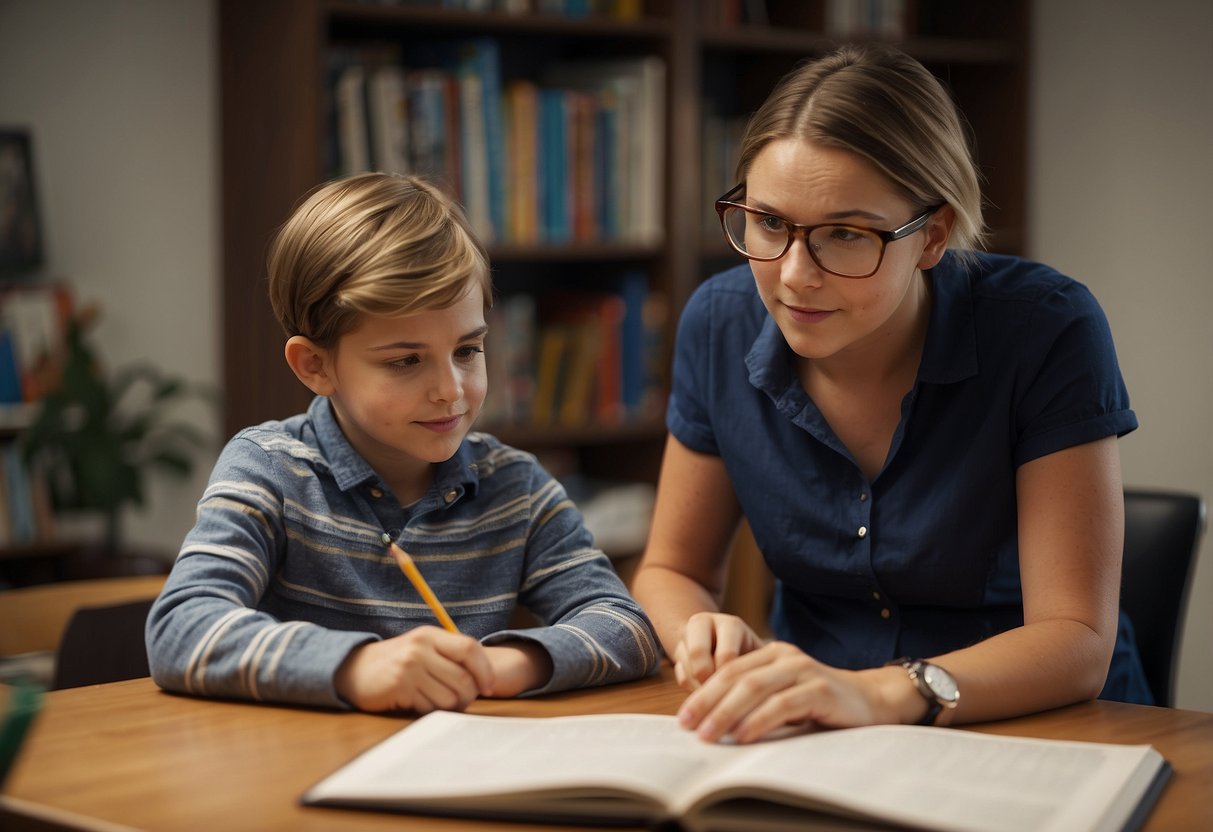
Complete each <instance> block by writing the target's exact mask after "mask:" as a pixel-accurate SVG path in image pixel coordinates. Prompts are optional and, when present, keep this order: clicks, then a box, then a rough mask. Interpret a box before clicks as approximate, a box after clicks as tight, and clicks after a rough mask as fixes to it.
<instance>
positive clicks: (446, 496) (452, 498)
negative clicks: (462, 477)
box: [442, 488, 459, 505]
mask: <svg viewBox="0 0 1213 832" xmlns="http://www.w3.org/2000/svg"><path fill="white" fill-rule="evenodd" d="M458 496H459V492H458V491H456V490H455V489H453V488H452V489H451V490H450V491H448V492H446V493H445V494H443V495H442V499H444V500H446V502H447V504H448V505H449V504H451V503H453V502H455V498H456V497H458Z"/></svg>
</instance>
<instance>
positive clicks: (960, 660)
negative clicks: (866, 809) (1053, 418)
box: [939, 437, 1124, 722]
mask: <svg viewBox="0 0 1213 832" xmlns="http://www.w3.org/2000/svg"><path fill="white" fill-rule="evenodd" d="M1016 497H1017V500H1018V503H1019V569H1020V576H1021V581H1022V584H1023V605H1024V626H1023V627H1019V628H1016V629H1014V630H1009V631H1007V632H1005V633H1002V634H1000V635H997V636H995V637H993V638H991V639H989V640H987V641H985V642H983V643H982V644H980V645H978V646H976V647H973V648H969V649H966V650H959V651H956V652H955V653H952V654H949V655H948V656H944V657H940V659H939V664H941V665H942V666H943V667H945V668H946V669H948V670H950V671H952V672H953V675H955V676H957V679H958V680H959V682H960V685H961V689H962V690H963V691H964V693H963V695H962V697H961V703H960V706H959V707H958V708H957V709H956V712H955V718H956V719H957V720H962V721H965V722H974V721H979V720H985V719H999V718H1003V717H1008V716H1015V715H1018V714H1024V713H1031V712H1034V711H1040V710H1044V709H1046V708H1054V707H1058V706H1060V705H1068V704H1070V703H1072V702H1077V701H1081V700H1084V699H1093V698H1095V697H1096V696H1098V695H1099V691H1100V690H1101V689H1102V687H1103V684H1104V680H1105V679H1106V677H1107V673H1108V665H1109V662H1110V661H1111V657H1112V649H1113V646H1114V645H1115V642H1116V623H1117V612H1118V609H1119V603H1118V594H1119V590H1120V561H1121V556H1122V553H1123V549H1124V485H1123V483H1122V481H1121V473H1120V455H1119V449H1118V446H1117V444H1116V439H1115V437H1108V438H1106V439H1101V440H1098V441H1096V442H1090V443H1087V444H1084V445H1078V446H1076V447H1072V448H1067V449H1065V450H1062V451H1058V452H1056V453H1052V454H1049V455H1047V456H1044V457H1041V458H1039V459H1036V460H1033V461H1032V462H1028V463H1026V464H1024V465H1023V466H1021V467H1020V469H1019V471H1018V474H1017V479H1016Z"/></svg>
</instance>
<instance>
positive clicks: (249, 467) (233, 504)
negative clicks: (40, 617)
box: [147, 397, 659, 707]
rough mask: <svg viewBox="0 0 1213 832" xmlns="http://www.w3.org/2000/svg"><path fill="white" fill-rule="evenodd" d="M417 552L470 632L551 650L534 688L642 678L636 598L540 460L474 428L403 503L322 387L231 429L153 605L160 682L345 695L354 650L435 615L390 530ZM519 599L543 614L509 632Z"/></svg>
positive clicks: (323, 700)
mask: <svg viewBox="0 0 1213 832" xmlns="http://www.w3.org/2000/svg"><path fill="white" fill-rule="evenodd" d="M385 531H386V532H387V533H388V534H390V535H391V536H392V538H393V539H394V540H396V542H398V543H399V544H400V545H401V546H402V547H403V548H404V549H405V551H407V552H409V554H410V555H412V557H413V560H414V561H415V562H416V564H417V566H418V568H419V569H420V570H421V571H422V573H423V574H424V575H425V578H426V581H427V582H428V583H429V584H430V586H431V587H432V588H433V590H434V592H435V594H436V595H437V596H438V597H439V598H441V599H442V602H443V605H444V606H445V607H446V608H447V611H448V612H449V613H450V614H451V617H452V618H454V620H455V623H456V624H457V625H458V626H459V629H460V630H461V631H462V632H463V633H466V634H468V635H471V636H474V637H476V638H478V639H480V641H481V642H482V643H483V644H486V645H491V644H498V643H501V642H503V641H507V640H515V639H521V640H525V641H530V642H532V643H536V644H539V645H541V646H542V647H543V648H544V649H545V650H546V651H547V652H548V654H549V655H550V656H551V659H552V665H553V672H552V676H551V678H550V679H549V681H548V683H547V684H546V685H545V686H544V687H542V688H540V689H536V690H533V691H528V695H534V694H540V693H550V692H553V691H558V690H566V689H569V688H575V687H586V686H592V685H603V684H609V683H613V682H622V681H626V680H629V679H635V678H639V677H641V676H644V675H646V674H648V673H650V672H652V671H653V670H654V669H655V668H656V666H657V661H658V657H659V648H658V646H657V639H656V637H655V635H654V633H653V630H652V627H651V625H650V624H649V621H648V619H647V618H646V617H645V615H644V612H643V611H642V610H641V608H640V606H639V605H638V604H637V603H636V602H635V601H634V600H632V598H631V597H630V596H629V595H628V592H627V590H626V588H625V587H624V585H623V583H622V582H621V581H620V580H619V578H618V577H617V576H616V575H615V573H614V571H613V570H612V568H611V565H610V562H609V561H608V560H607V558H606V556H605V555H604V554H603V553H602V552H601V551H600V550H598V549H596V548H595V547H594V543H593V538H592V537H591V535H590V533H589V531H588V530H587V529H586V528H585V525H584V524H583V522H582V518H581V514H580V513H579V512H578V511H577V509H576V507H575V506H574V505H573V504H572V502H570V500H569V498H568V496H567V495H566V494H565V491H564V488H563V487H562V486H561V485H560V483H559V482H557V481H556V480H555V479H554V478H553V477H552V476H551V475H550V474H548V473H547V472H546V471H545V470H544V469H543V468H542V467H541V466H540V465H539V464H538V462H537V461H536V460H535V457H534V456H532V455H531V454H528V453H525V452H523V451H519V450H516V449H514V448H510V447H508V446H506V445H503V444H502V443H501V442H499V441H498V440H497V439H495V438H494V437H492V436H489V435H488V434H483V433H471V434H469V435H468V436H467V438H466V439H465V440H464V441H463V443H462V444H461V445H460V447H459V450H458V451H457V452H456V453H455V455H454V456H453V457H451V458H450V459H449V460H447V461H445V462H442V463H438V464H436V465H435V466H434V478H433V482H432V484H431V486H430V488H429V491H428V492H427V493H426V495H425V496H424V497H423V498H422V499H421V500H419V501H417V502H416V503H413V504H411V505H408V506H403V507H402V506H401V505H400V503H399V502H398V501H397V500H396V498H395V497H394V496H393V494H392V492H391V490H390V489H389V488H388V486H387V484H386V483H385V482H384V481H383V479H382V478H381V477H380V476H379V475H378V474H376V473H375V472H374V470H373V469H372V468H371V467H370V465H369V464H368V463H367V462H366V461H365V460H364V459H363V458H362V457H361V456H359V455H358V453H357V452H356V451H355V450H354V449H353V447H351V446H350V444H349V442H348V441H346V439H345V436H344V434H343V433H342V432H341V429H340V428H339V427H338V425H337V423H336V421H335V419H334V417H333V413H332V409H331V406H330V404H329V401H328V399H327V398H324V397H317V398H316V399H315V400H314V401H313V402H312V404H311V406H310V407H309V408H308V411H307V413H305V414H300V415H298V416H294V417H291V418H290V419H287V420H285V421H281V422H266V423H264V424H262V425H259V426H257V427H252V428H247V429H245V430H243V431H241V432H240V433H238V434H236V436H234V437H233V438H232V440H231V441H230V442H229V443H228V444H227V446H226V447H225V448H224V449H223V452H222V453H221V454H220V456H219V460H218V462H217V463H216V464H215V469H214V471H213V472H212V474H211V478H210V482H209V484H208V486H207V489H206V491H205V493H204V494H203V495H202V499H201V500H200V501H199V503H198V514H197V521H196V523H195V525H194V528H193V529H192V530H191V531H190V532H189V534H188V535H187V536H186V538H185V542H184V543H183V545H182V548H181V552H180V554H179V555H178V557H177V561H176V563H175V564H174V566H173V570H172V574H171V575H170V576H169V578H168V582H167V584H166V585H165V588H164V591H163V592H162V593H161V595H160V597H159V598H158V599H157V601H156V603H155V605H154V606H153V608H152V611H151V614H150V615H149V617H148V623H147V648H148V659H149V664H150V666H151V672H152V676H153V678H154V679H155V681H156V683H157V684H159V685H160V686H161V687H163V688H166V689H169V690H176V691H183V692H187V693H193V694H199V695H209V696H221V697H236V698H245V699H260V700H267V701H275V702H289V703H297V704H308V705H323V706H333V707H346V705H345V703H344V702H343V701H342V700H341V699H340V698H339V697H338V695H337V693H336V690H335V688H334V684H333V676H334V674H335V672H336V670H337V668H338V666H339V665H340V664H341V662H342V661H343V660H344V659H345V657H346V655H348V653H349V652H350V650H351V649H353V648H354V647H356V646H358V645H360V644H364V643H367V642H369V641H373V640H376V639H382V638H391V637H392V636H396V635H399V634H401V633H403V632H405V631H407V630H409V629H411V628H413V627H417V626H419V625H422V624H434V623H435V619H434V616H433V613H432V612H431V611H430V609H429V607H427V606H426V604H425V602H424V601H423V600H422V599H421V597H420V596H419V595H418V593H417V592H416V590H415V589H414V588H413V587H412V585H411V584H410V583H409V582H408V581H407V580H406V579H405V577H404V575H403V574H402V573H401V571H400V569H399V567H398V566H397V564H396V562H395V560H394V559H393V558H392V556H391V554H390V553H389V552H388V551H387V550H386V548H385V547H384V545H383V542H382V538H381V535H382V534H383V533H384V532H385ZM516 606H522V607H525V608H526V609H528V610H529V611H530V612H531V613H533V615H534V616H535V617H536V618H537V619H538V620H539V622H542V626H534V627H524V628H521V629H518V628H514V629H511V620H512V616H513V613H514V610H515V607H516Z"/></svg>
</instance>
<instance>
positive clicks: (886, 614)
mask: <svg viewBox="0 0 1213 832" xmlns="http://www.w3.org/2000/svg"><path fill="white" fill-rule="evenodd" d="M892 614H893V613H892V612H890V611H889V608H888V607H885V608H884V609H882V610H881V611H880V617H881V618H883V619H885V620H886V621H887V620H888V618H889V616H890V615H892Z"/></svg>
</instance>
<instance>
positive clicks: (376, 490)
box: [371, 488, 383, 500]
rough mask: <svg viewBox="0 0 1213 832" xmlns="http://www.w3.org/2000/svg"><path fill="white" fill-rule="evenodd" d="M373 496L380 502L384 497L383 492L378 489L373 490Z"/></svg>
mask: <svg viewBox="0 0 1213 832" xmlns="http://www.w3.org/2000/svg"><path fill="white" fill-rule="evenodd" d="M371 496H372V497H374V498H375V499H376V500H378V499H379V498H380V497H382V496H383V492H382V491H381V490H379V489H378V488H372V489H371Z"/></svg>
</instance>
